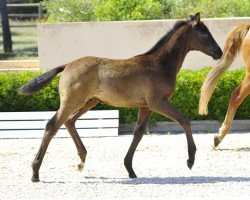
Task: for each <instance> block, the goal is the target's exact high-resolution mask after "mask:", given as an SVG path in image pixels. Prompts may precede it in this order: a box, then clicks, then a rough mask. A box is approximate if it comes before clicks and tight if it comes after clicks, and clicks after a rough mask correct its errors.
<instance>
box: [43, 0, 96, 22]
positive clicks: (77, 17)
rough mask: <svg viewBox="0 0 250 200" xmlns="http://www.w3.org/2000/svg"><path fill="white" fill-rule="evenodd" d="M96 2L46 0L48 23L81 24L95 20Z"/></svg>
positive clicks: (94, 0)
mask: <svg viewBox="0 0 250 200" xmlns="http://www.w3.org/2000/svg"><path fill="white" fill-rule="evenodd" d="M95 2H96V0H53V1H52V0H44V1H43V4H42V5H43V6H44V8H45V9H46V11H47V15H48V18H47V21H48V22H80V21H93V20H95V15H94V11H93V10H94V5H95Z"/></svg>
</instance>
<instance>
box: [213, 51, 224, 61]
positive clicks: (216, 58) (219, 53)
mask: <svg viewBox="0 0 250 200" xmlns="http://www.w3.org/2000/svg"><path fill="white" fill-rule="evenodd" d="M222 54H223V53H222V50H221V49H220V48H219V49H217V50H216V51H215V55H214V56H213V59H214V60H218V59H220V58H221V56H222Z"/></svg>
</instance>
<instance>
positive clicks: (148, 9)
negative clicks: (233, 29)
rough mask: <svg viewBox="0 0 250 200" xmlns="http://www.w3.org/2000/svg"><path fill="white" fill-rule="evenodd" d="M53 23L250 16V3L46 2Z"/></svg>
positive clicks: (178, 0) (217, 0)
mask: <svg viewBox="0 0 250 200" xmlns="http://www.w3.org/2000/svg"><path fill="white" fill-rule="evenodd" d="M43 5H44V8H45V9H46V11H47V14H48V21H49V22H78V21H114V20H146V19H167V18H177V19H179V18H186V17H187V16H188V15H190V14H194V13H196V12H201V14H202V17H206V18H211V17H244V16H250V1H249V0H195V1H193V0H44V1H43Z"/></svg>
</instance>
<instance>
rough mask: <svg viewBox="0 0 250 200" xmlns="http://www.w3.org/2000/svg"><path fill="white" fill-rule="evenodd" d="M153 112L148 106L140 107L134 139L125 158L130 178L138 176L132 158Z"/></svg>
mask: <svg viewBox="0 0 250 200" xmlns="http://www.w3.org/2000/svg"><path fill="white" fill-rule="evenodd" d="M151 112H152V111H151V110H149V109H148V108H140V109H139V113H138V118H137V123H136V127H135V130H134V136H133V141H132V143H131V145H130V147H129V150H128V152H127V155H126V156H125V158H124V165H125V167H126V169H127V171H128V174H129V177H130V178H136V174H135V172H134V170H133V167H132V160H133V156H134V153H135V150H136V148H137V146H138V144H139V142H140V141H141V139H142V136H143V133H144V132H145V130H146V126H147V123H148V120H149V118H150V115H151Z"/></svg>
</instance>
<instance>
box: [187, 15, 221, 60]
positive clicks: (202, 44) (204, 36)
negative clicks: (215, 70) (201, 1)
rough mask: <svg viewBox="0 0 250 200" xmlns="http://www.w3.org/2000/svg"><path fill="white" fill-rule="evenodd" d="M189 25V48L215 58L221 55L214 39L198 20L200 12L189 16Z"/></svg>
mask: <svg viewBox="0 0 250 200" xmlns="http://www.w3.org/2000/svg"><path fill="white" fill-rule="evenodd" d="M188 25H189V26H190V27H189V28H190V33H191V34H190V35H191V41H190V45H191V46H190V48H191V50H197V51H201V52H203V53H205V54H207V55H209V56H211V57H213V59H215V60H217V59H220V58H221V56H222V50H221V48H220V47H219V45H218V44H217V43H216V41H215V40H214V38H213V36H212V34H211V33H210V31H209V30H208V28H207V27H206V25H205V24H204V23H203V22H201V21H200V13H196V14H195V16H192V15H191V16H190V17H189V20H188Z"/></svg>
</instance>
